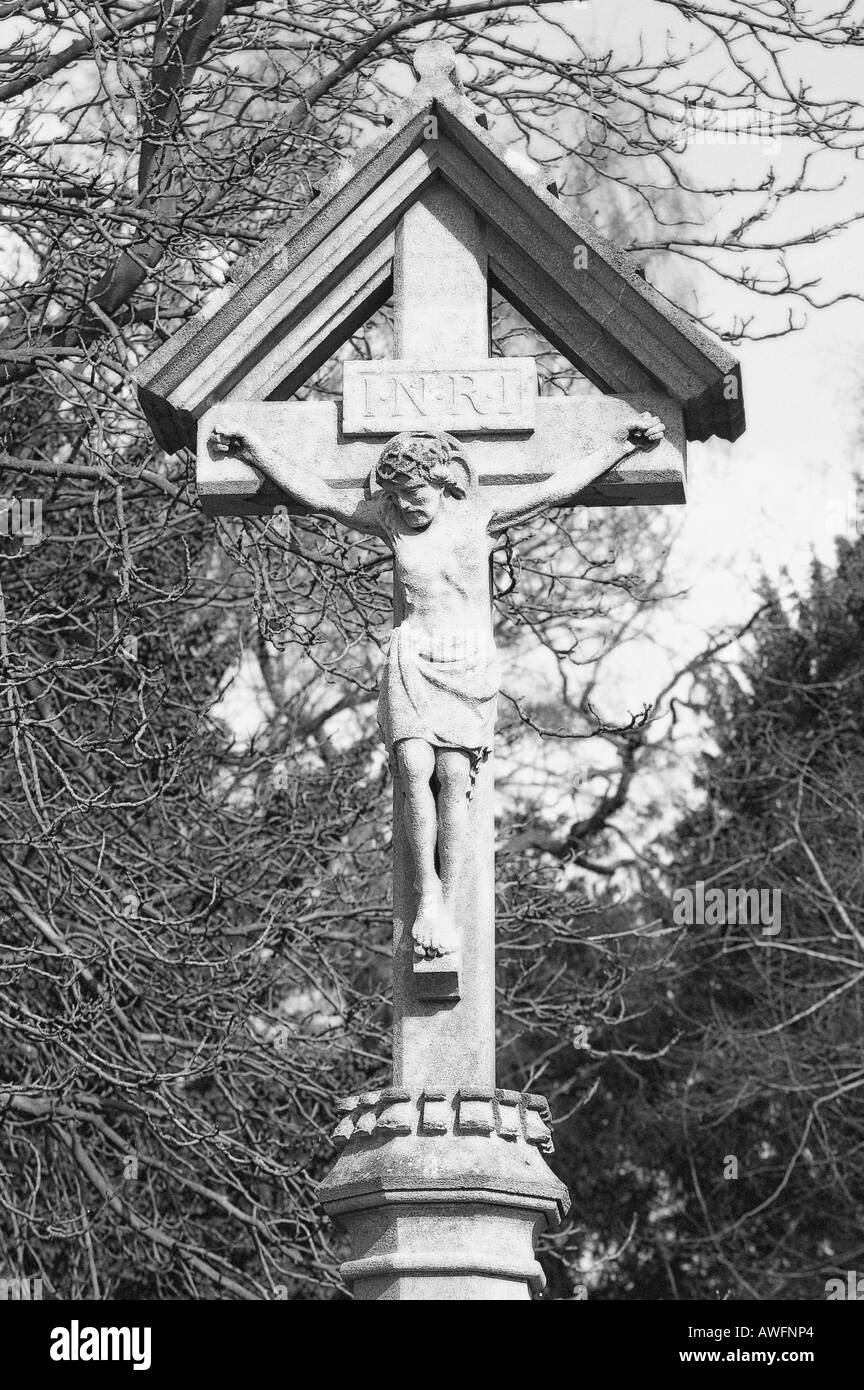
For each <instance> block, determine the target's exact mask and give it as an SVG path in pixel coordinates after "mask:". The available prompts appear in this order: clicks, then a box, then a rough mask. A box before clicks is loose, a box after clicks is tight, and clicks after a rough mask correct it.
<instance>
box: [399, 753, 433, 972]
mask: <svg viewBox="0 0 864 1390" xmlns="http://www.w3.org/2000/svg"><path fill="white" fill-rule="evenodd" d="M396 757H397V760H398V764H399V772H400V775H401V777H402V785H403V787H404V789H405V801H404V806H403V817H404V823H405V831H406V834H407V837H408V843H409V844H410V846H411V854H412V857H413V860H414V874H415V878H414V886H415V887H416V889H417V894H418V902H417V915H416V917H415V921H414V928H413V932H412V935H413V937H414V943H415V944H414V949H415V951H417V953H418V954H419V955H428V956H432V955H438V954H439V947H438V938H439V936H440V932H441V917H442V915H443V912H444V899H443V895H442V892H441V880H440V879H439V877H438V874H437V873H436V871H435V842H436V840H437V838H438V808H437V807H436V805H435V794H434V792H433V791H432V785H431V781H432V774H433V772H434V771H435V750H434V748H432V747H431V746H430V744H428V743H426V742H425V740H424V739H422V738H404V739H400V741H399V742H398V743H397V745H396Z"/></svg>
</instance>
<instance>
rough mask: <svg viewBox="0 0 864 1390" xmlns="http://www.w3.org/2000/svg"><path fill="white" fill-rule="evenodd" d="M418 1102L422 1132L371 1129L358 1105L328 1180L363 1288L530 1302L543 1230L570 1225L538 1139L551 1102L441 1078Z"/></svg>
mask: <svg viewBox="0 0 864 1390" xmlns="http://www.w3.org/2000/svg"><path fill="white" fill-rule="evenodd" d="M501 1097H503V1098H504V1099H503V1100H502V1099H500V1098H501ZM534 1099H536V1098H532V1100H534ZM411 1108H412V1109H413V1111H414V1112H415V1114H416V1120H415V1122H414V1127H413V1129H412V1133H411V1134H410V1135H400V1136H397V1137H393V1136H391V1135H389V1134H385V1133H382V1131H381V1130H380V1128H378V1129H377V1130H371V1131H370V1129H369V1126H368V1122H367V1123H366V1124H363V1123H360V1122H359V1121H362V1120H363V1119H364V1115H363V1113H362V1112H360V1111H358V1115H357V1118H358V1124H357V1125H356V1127H355V1131H354V1133H353V1134H352V1136H351V1137H350V1138H349V1139H348V1140H347V1141H346V1142H345V1147H344V1148H343V1151H342V1153H341V1155H340V1157H339V1159H338V1160H337V1163H336V1165H335V1167H334V1168H333V1169H332V1171H331V1172H330V1173H329V1174H328V1176H327V1178H326V1179H325V1180H324V1182H323V1183H322V1184H321V1185H320V1188H319V1198H320V1200H321V1202H322V1204H323V1206H324V1207H325V1209H326V1210H327V1212H328V1213H329V1215H330V1216H331V1217H332V1218H334V1219H335V1220H337V1221H338V1222H339V1223H340V1224H341V1225H343V1226H344V1227H345V1228H346V1229H347V1230H348V1232H349V1234H350V1237H351V1246H352V1258H351V1259H350V1260H349V1261H348V1262H347V1263H346V1264H345V1265H343V1267H342V1274H343V1277H344V1278H345V1280H346V1282H348V1283H349V1284H350V1285H351V1286H352V1287H353V1290H354V1296H355V1298H358V1299H361V1300H367V1301H368V1300H383V1301H390V1300H398V1301H405V1300H408V1301H416V1300H421V1299H422V1300H441V1301H452V1300H455V1299H457V1298H462V1299H471V1300H495V1301H513V1300H517V1301H518V1300H523V1301H524V1300H526V1299H529V1298H531V1297H532V1295H536V1294H539V1293H540V1292H542V1289H543V1286H544V1282H545V1281H544V1278H543V1272H542V1270H541V1268H540V1265H539V1264H538V1263H537V1261H536V1259H535V1257H534V1238H535V1236H536V1234H537V1232H538V1231H539V1230H540V1229H542V1228H544V1227H546V1226H555V1225H557V1224H558V1222H559V1221H560V1220H561V1218H562V1216H564V1215H565V1214H566V1212H567V1209H568V1206H569V1198H568V1196H567V1191H566V1188H565V1187H564V1186H563V1184H562V1183H560V1182H559V1181H558V1179H557V1178H555V1177H554V1175H553V1174H552V1173H551V1172H550V1171H549V1169H548V1167H547V1166H546V1163H545V1160H544V1158H543V1153H542V1148H541V1146H539V1145H538V1144H537V1143H535V1142H532V1141H529V1140H528V1139H527V1138H526V1132H527V1128H528V1127H529V1126H530V1125H531V1124H533V1123H534V1121H533V1120H532V1119H531V1118H530V1117H531V1116H535V1117H536V1116H537V1115H538V1113H539V1112H538V1111H536V1110H530V1109H529V1106H528V1100H527V1098H526V1097H519V1096H518V1095H517V1094H516V1093H514V1092H506V1091H504V1092H502V1091H494V1090H492V1091H483V1090H481V1089H479V1088H463V1092H462V1093H461V1094H460V1093H457V1094H453V1092H452V1090H451V1091H449V1092H448V1091H447V1090H446V1088H437V1089H436V1088H432V1087H430V1088H427V1090H426V1091H425V1093H422V1094H420V1095H418V1096H417V1097H416V1099H414V1098H412V1102H411ZM475 1112H476V1113H475ZM504 1112H507V1113H506V1114H505V1113H504ZM511 1112H512V1114H515V1115H516V1117H517V1129H516V1133H515V1134H514V1133H512V1132H511V1118H512V1114H511ZM490 1116H491V1121H490V1119H489V1117H490ZM340 1128H341V1127H340Z"/></svg>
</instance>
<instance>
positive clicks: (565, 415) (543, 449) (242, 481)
mask: <svg viewBox="0 0 864 1390" xmlns="http://www.w3.org/2000/svg"><path fill="white" fill-rule="evenodd" d="M644 411H649V412H650V413H651V414H652V415H657V416H659V418H660V419H661V420H662V421H663V423H664V425H665V426H666V436H665V438H664V440H663V442H662V443H661V444H660V445H658V447H657V448H656V449H652V450H651V452H650V453H633V454H630V455H629V457H628V458H625V459H623V460H622V461H621V462H620V463H619V464H617V465H616V466H615V467H614V468H612V469H610V471H609V472H608V473H605V474H604V475H603V476H602V478H598V479H597V480H596V482H594V483H592V484H591V485H590V486H589V487H588V488H586V489H584V490H583V492H582V493H579V494H577V495H576V498H574V500H578V502H579V503H580V504H581V505H585V506H607V507H609V506H611V507H616V506H633V505H655V506H656V505H659V504H669V503H683V502H684V501H686V462H685V459H686V455H685V448H686V445H685V441H684V428H683V421H682V416H681V410H680V407H679V406H678V405H677V404H676V403H675V402H674V401H671V400H669V398H668V397H666V396H657V395H648V396H629V397H618V396H605V397H601V396H579V397H572V398H569V399H568V398H566V397H564V398H558V397H556V398H546V397H540V398H538V400H537V402H536V417H535V429H534V433H533V434H532V435H531V436H530V437H528V438H521V437H520V438H513V437H511V436H502V437H501V438H495V439H489V438H484V437H483V436H482V435H481V436H479V437H477V438H474V439H472V440H471V456H472V459H474V461H475V465H476V468H477V473H478V477H479V480H480V486H481V488H482V489H483V491H484V493H485V492H486V490H487V489H492V490H494V489H495V488H502V487H508V486H511V485H512V484H516V483H519V482H520V481H521V480H523V479H525V478H528V477H530V478H532V479H538V480H539V479H542V478H544V477H549V475H550V474H551V473H553V472H555V471H556V470H558V469H559V468H561V467H563V466H565V465H566V464H567V463H568V462H569V461H572V460H573V459H574V458H578V457H579V456H580V455H584V454H588V453H591V452H592V450H594V449H596V448H598V447H599V446H600V445H601V444H602V442H603V441H604V439H607V438H608V435H609V431H610V429H614V428H615V427H617V426H618V425H621V424H623V423H624V422H625V421H626V420H627V419H630V418H633V417H634V416H636V415H641V414H642V413H643V412H644ZM234 413H235V415H236V418H237V420H238V422H240V423H243V422H244V421H248V422H249V423H250V425H251V424H252V423H253V422H257V424H258V426H259V427H260V428H261V429H262V430H263V431H265V432H266V433H267V435H268V436H270V437H271V438H278V437H280V436H281V437H283V438H284V437H287V438H290V439H292V440H293V450H294V457H295V458H296V459H297V461H298V462H300V463H302V465H303V467H304V468H307V469H308V470H309V471H310V473H315V474H317V476H319V477H322V478H325V479H326V480H327V481H328V482H329V483H330V484H331V486H333V487H334V488H338V489H340V490H344V491H345V492H346V493H349V494H350V495H351V496H352V497H353V498H355V499H356V500H358V501H359V499H360V498H361V497H363V496H365V495H366V493H367V491H368V483H369V478H370V475H371V473H372V470H373V469H374V467H375V462H376V459H377V458H378V456H379V454H380V452H381V441H380V440H379V439H375V438H372V439H363V438H349V437H347V436H346V435H345V434H344V433H343V432H342V430H341V428H340V424H339V419H340V411H339V407H338V405H336V404H335V403H333V402H331V401H303V402H299V401H298V402H292V403H291V404H290V405H288V404H281V403H280V404H275V403H274V404H267V403H265V404H262V403H261V402H252V401H249V402H245V401H244V402H237V403H236V404H235V406H234ZM212 418H214V417H213V416H211V415H210V414H209V413H208V415H207V416H205V417H204V419H203V420H202V422H201V427H200V431H199V440H198V459H197V470H196V479H197V484H198V494H199V497H200V499H201V505H202V507H203V509H204V511H205V512H207V513H208V514H210V515H212V516H248V515H266V514H267V513H269V512H272V511H273V509H274V507H277V506H285V507H287V508H288V510H289V511H303V510H304V508H303V507H302V505H300V504H299V503H298V502H297V501H296V500H295V499H292V498H291V497H288V496H286V495H285V493H284V492H280V490H279V489H278V488H276V487H274V486H273V485H272V484H270V483H268V482H267V481H266V480H265V479H264V478H263V477H262V476H261V475H260V474H258V473H256V472H255V470H254V469H253V468H250V467H249V465H248V464H246V463H244V462H243V461H242V460H241V459H240V458H237V457H231V456H230V455H229V456H227V457H226V456H224V455H220V454H217V453H216V452H214V451H213V450H212V449H211V447H210V443H209V439H210V421H211V419H212ZM490 496H491V494H490ZM492 500H493V504H494V497H493V498H492Z"/></svg>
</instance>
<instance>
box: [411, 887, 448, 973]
mask: <svg viewBox="0 0 864 1390" xmlns="http://www.w3.org/2000/svg"><path fill="white" fill-rule="evenodd" d="M411 935H412V936H413V937H414V952H415V955H418V956H425V958H426V959H427V960H434V959H435V957H436V956H446V955H450V954H451V953H452V952H454V951H457V950H458V949H459V938H458V936H457V933H456V924H455V922H454V921H453V918H452V917H451V916H450V913H449V912H448V911H447V908H446V906H445V904H444V899H443V898H441V897H437V896H436V897H423V898H421V899H420V902H419V904H418V907H417V917H416V919H415V922H414V929H413V931H412V933H411Z"/></svg>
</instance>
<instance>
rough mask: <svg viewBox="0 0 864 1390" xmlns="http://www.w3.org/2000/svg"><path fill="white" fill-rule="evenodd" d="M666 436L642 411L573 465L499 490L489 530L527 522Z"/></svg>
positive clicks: (656, 421)
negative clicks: (531, 482) (540, 479)
mask: <svg viewBox="0 0 864 1390" xmlns="http://www.w3.org/2000/svg"><path fill="white" fill-rule="evenodd" d="M665 433H666V426H665V425H664V424H663V422H662V420H659V419H658V418H657V416H656V415H651V414H649V413H648V411H645V413H644V414H643V415H635V416H634V417H633V420H632V422H631V424H630V425H624V426H622V428H621V429H619V430H615V432H614V433H613V435H612V438H611V439H610V440H609V442H608V443H607V444H604V445H603V446H602V447H601V448H599V449H595V450H594V452H593V453H591V454H586V455H585V457H584V458H581V459H575V460H574V462H573V463H571V464H567V465H566V467H564V468H559V469H558V470H557V471H556V472H555V473H553V474H552V475H551V476H550V477H548V478H546V479H544V481H543V482H542V483H535V484H534V485H533V486H528V487H513V488H507V489H503V488H502V490H501V492H500V493H499V497H502V498H503V499H504V500H503V501H502V502H501V503H499V505H498V506H497V507H496V509H495V513H494V515H493V517H492V520H491V522H490V523H489V530H490V531H491V532H492V534H493V535H497V534H498V533H499V532H501V531H503V530H504V529H505V528H506V527H507V526H513V525H516V524H517V523H518V522H520V521H529V520H530V519H531V517H533V516H536V515H537V514H538V513H539V512H543V511H546V509H547V508H549V507H556V506H559V505H560V504H561V503H562V502H566V501H568V500H569V499H570V498H571V497H575V496H576V494H577V493H578V492H581V491H582V489H583V488H586V487H588V485H589V483H593V482H594V480H595V478H599V477H600V476H601V474H603V473H608V471H609V469H610V468H614V467H615V465H616V463H620V462H621V460H622V459H625V458H628V457H629V455H630V454H635V453H637V452H639V451H644V450H647V449H653V448H654V447H655V446H656V445H657V444H659V443H660V440H661V439H662V438H663V436H664V434H665Z"/></svg>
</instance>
